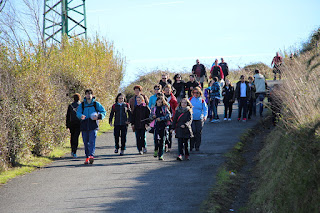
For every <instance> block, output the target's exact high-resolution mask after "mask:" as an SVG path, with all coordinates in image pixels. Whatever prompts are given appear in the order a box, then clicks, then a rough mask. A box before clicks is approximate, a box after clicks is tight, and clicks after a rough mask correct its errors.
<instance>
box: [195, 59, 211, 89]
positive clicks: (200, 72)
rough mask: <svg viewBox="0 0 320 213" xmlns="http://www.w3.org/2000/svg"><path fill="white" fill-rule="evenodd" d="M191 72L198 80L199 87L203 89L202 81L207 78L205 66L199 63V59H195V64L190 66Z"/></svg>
mask: <svg viewBox="0 0 320 213" xmlns="http://www.w3.org/2000/svg"><path fill="white" fill-rule="evenodd" d="M192 74H194V75H195V77H196V80H197V81H198V82H200V85H201V88H202V89H203V82H204V80H205V78H207V72H206V67H205V66H204V65H203V64H200V61H199V59H197V60H196V64H195V65H193V67H192Z"/></svg>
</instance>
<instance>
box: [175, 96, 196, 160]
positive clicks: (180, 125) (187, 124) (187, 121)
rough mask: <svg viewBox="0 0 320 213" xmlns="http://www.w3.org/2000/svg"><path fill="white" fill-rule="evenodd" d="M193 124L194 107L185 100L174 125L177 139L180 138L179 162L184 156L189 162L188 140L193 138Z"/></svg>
mask: <svg viewBox="0 0 320 213" xmlns="http://www.w3.org/2000/svg"><path fill="white" fill-rule="evenodd" d="M191 124H192V105H191V103H190V101H189V100H188V99H187V98H183V99H182V100H181V102H180V103H179V106H178V108H177V110H176V113H175V115H174V118H173V123H172V126H173V127H174V128H175V131H176V138H178V151H179V156H178V157H177V160H179V161H182V156H184V159H185V160H189V151H188V140H189V139H190V138H192V137H193V134H192V128H191ZM183 150H184V151H183Z"/></svg>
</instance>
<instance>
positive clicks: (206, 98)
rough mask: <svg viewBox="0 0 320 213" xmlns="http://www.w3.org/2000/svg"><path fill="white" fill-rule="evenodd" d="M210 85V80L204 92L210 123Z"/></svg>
mask: <svg viewBox="0 0 320 213" xmlns="http://www.w3.org/2000/svg"><path fill="white" fill-rule="evenodd" d="M212 84H213V80H210V81H209V86H208V87H207V88H206V89H205V90H204V97H205V100H206V104H207V106H208V118H209V119H210V121H212V109H211V106H210V89H211V86H212Z"/></svg>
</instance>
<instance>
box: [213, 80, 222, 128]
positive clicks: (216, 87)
mask: <svg viewBox="0 0 320 213" xmlns="http://www.w3.org/2000/svg"><path fill="white" fill-rule="evenodd" d="M212 80H213V83H212V85H211V87H210V106H211V110H212V118H213V119H212V121H211V122H212V123H218V122H220V120H219V115H218V105H219V102H220V98H221V96H220V91H221V88H220V84H219V82H218V78H217V77H214V78H213V79H212Z"/></svg>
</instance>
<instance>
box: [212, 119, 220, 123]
mask: <svg viewBox="0 0 320 213" xmlns="http://www.w3.org/2000/svg"><path fill="white" fill-rule="evenodd" d="M219 122H220V120H219V119H213V120H212V121H211V123H219Z"/></svg>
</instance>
